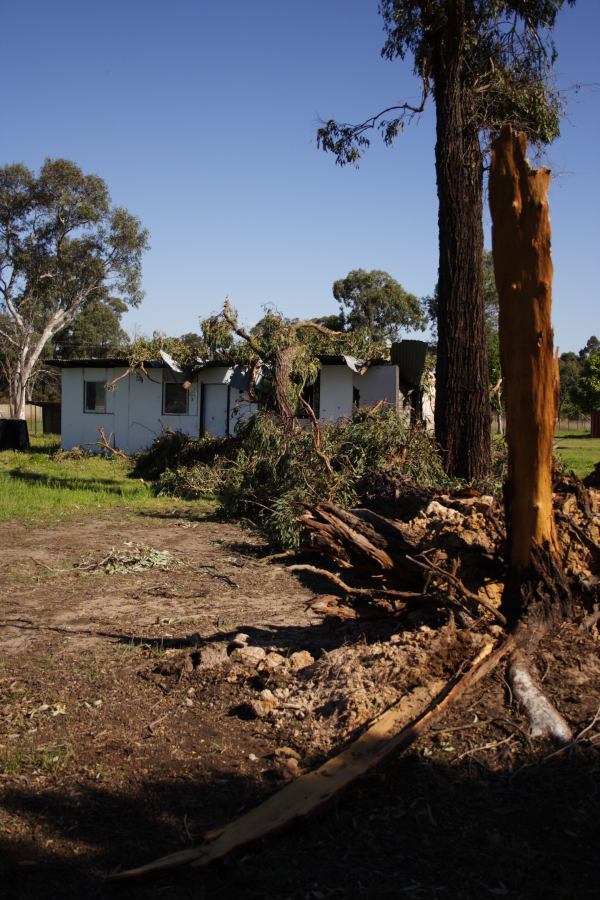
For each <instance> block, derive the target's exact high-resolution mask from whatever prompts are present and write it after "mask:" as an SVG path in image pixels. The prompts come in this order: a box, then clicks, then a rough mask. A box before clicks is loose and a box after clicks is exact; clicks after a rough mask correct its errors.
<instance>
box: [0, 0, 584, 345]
mask: <svg viewBox="0 0 600 900" xmlns="http://www.w3.org/2000/svg"><path fill="white" fill-rule="evenodd" d="M2 18H3V21H2V25H3V28H2V32H3V40H2V44H3V49H2V57H1V59H0V69H1V71H2V84H3V85H4V103H3V106H4V115H3V121H4V128H3V132H2V138H1V152H0V161H2V162H13V161H22V162H25V163H26V164H27V165H29V166H30V167H32V168H34V169H37V168H38V167H39V165H40V164H41V163H42V161H43V160H44V158H45V157H48V156H49V157H58V156H63V157H66V158H69V159H73V160H75V161H76V162H77V163H78V164H79V165H80V166H81V167H82V168H83V170H84V171H86V172H96V173H97V174H99V175H101V176H102V177H103V178H104V179H105V180H106V181H107V183H108V185H109V187H110V190H111V194H112V197H113V201H114V202H115V203H117V204H119V205H123V206H126V207H127V208H128V209H130V210H131V211H132V212H134V213H135V214H136V215H138V216H139V217H140V218H141V220H142V221H143V223H144V224H145V225H146V226H147V227H148V228H149V229H150V232H151V245H152V249H151V251H150V252H149V253H148V254H147V256H146V258H145V262H144V287H145V290H146V299H145V300H144V302H143V304H142V305H141V306H140V307H139V308H138V309H137V310H134V311H132V312H130V313H128V314H127V317H126V321H125V325H126V327H127V328H128V329H129V330H130V331H131V330H133V329H134V328H137V330H138V331H140V332H144V333H150V332H152V331H153V330H154V329H158V330H162V331H164V332H166V333H168V334H180V333H182V332H185V331H193V330H197V327H198V319H199V318H200V317H204V316H206V315H208V314H209V313H210V312H212V311H214V310H217V309H218V308H219V307H220V305H221V303H222V300H223V298H224V296H225V295H226V294H230V295H231V298H232V300H233V302H234V304H235V305H236V306H237V307H238V309H239V310H240V313H241V315H242V317H243V318H244V319H245V320H246V321H249V322H252V321H255V320H256V319H257V318H258V317H259V316H260V312H261V306H262V305H263V304H265V303H270V304H274V305H276V306H277V307H278V308H279V309H281V310H282V311H283V312H284V313H286V314H288V315H290V316H312V315H321V314H325V313H329V312H335V311H336V304H335V301H334V300H333V297H332V294H331V285H332V283H333V281H334V280H335V279H336V278H340V277H342V276H344V275H346V274H347V272H348V271H349V270H350V269H353V268H359V267H361V268H365V269H372V268H380V269H385V270H387V271H388V272H390V273H391V274H392V275H393V276H394V277H395V278H397V279H398V280H399V281H400V282H401V283H402V285H403V286H404V287H405V288H406V289H407V290H409V291H412V292H414V293H416V294H418V295H419V296H421V295H424V294H427V293H430V292H431V290H432V289H433V286H434V284H435V281H436V273H437V201H436V195H435V174H434V164H433V143H434V134H433V110H432V109H430V110H429V111H428V112H427V113H426V114H425V115H423V116H422V117H421V119H420V121H419V122H416V123H413V125H412V126H410V127H409V128H408V129H407V130H406V132H405V133H404V134H403V135H401V136H400V137H399V138H398V140H397V141H396V145H395V147H394V148H393V149H391V150H390V149H386V148H384V147H383V146H381V145H380V142H379V140H378V139H374V141H373V146H372V149H371V151H370V152H369V153H368V154H367V155H366V157H365V159H364V161H363V162H362V164H361V167H360V169H358V170H355V169H350V168H345V169H339V168H337V167H336V166H335V164H334V162H333V159H332V158H331V157H329V156H326V155H325V154H323V153H322V152H320V151H317V148H316V143H315V130H316V127H317V122H318V118H319V117H322V118H324V119H326V118H330V117H335V118H338V119H344V120H347V121H356V120H360V119H361V118H362V117H366V116H367V115H369V114H371V113H373V112H375V111H378V110H379V109H380V108H383V107H384V106H387V105H389V104H391V103H394V102H396V101H401V100H405V99H407V98H410V97H414V98H416V97H417V96H418V83H417V82H416V80H415V79H414V77H413V75H412V66H411V63H410V62H409V61H407V62H406V63H404V64H402V63H393V64H392V63H389V62H385V61H383V60H381V59H380V56H379V49H380V46H381V44H382V39H383V38H382V29H381V21H380V19H379V16H378V13H377V2H376V0H305V2H303V3H291V2H286V0H255V2H248V0H229V2H226V3H218V2H207V0H195V2H194V0H170V2H168V3H166V2H161V3H158V2H155V0H146V2H142V0H126V2H123V0H121V2H115V0H103V2H102V3H87V2H81V0H55V2H53V3H48V2H45V0H44V2H42V0H29V2H27V0H24V2H22V3H20V4H17V3H10V4H6V5H5V8H4V11H3V17H2ZM599 35H600V2H598V0H578V3H577V6H576V7H575V8H574V9H567V10H565V11H564V12H563V13H562V15H561V17H560V22H559V25H558V28H557V30H556V41H557V45H558V50H559V60H558V63H557V66H556V75H557V80H558V83H559V85H560V86H561V87H568V86H570V85H571V84H573V83H574V82H584V83H587V84H591V83H595V87H593V88H591V89H587V90H584V91H582V92H580V93H578V94H570V95H569V97H568V117H567V119H566V120H565V122H564V125H563V136H562V137H561V138H560V140H558V141H557V142H556V143H555V144H554V145H553V146H552V147H551V148H550V150H549V163H550V165H551V166H552V168H553V170H554V171H555V172H556V173H557V175H558V177H557V179H556V181H555V183H554V186H553V190H552V198H551V211H552V222H553V248H554V262H555V289H554V298H555V303H554V320H555V332H556V343H557V344H558V345H559V346H560V349H561V350H567V349H579V348H580V347H581V346H582V345H583V344H584V343H585V341H586V339H587V338H588V336H589V335H590V334H592V333H596V334H598V335H600V296H599V293H600V289H599V284H600V277H599V275H600V271H599V269H600V242H599V237H600V234H599V228H598V215H599V210H600V179H599V175H598V147H599V146H600V115H599V113H600V86H599V85H600V63H599V61H598V54H597V41H598V37H599Z"/></svg>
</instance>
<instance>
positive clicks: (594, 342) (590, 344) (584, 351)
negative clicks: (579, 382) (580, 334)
mask: <svg viewBox="0 0 600 900" xmlns="http://www.w3.org/2000/svg"><path fill="white" fill-rule="evenodd" d="M599 350H600V341H599V340H598V338H597V337H596V335H595V334H593V335H592V336H591V337H590V338H588V339H587V341H586V344H585V347H582V348H581V350H580V351H579V359H581V360H585V359H587V358H588V356H591V354H592V353H597V352H598V351H599Z"/></svg>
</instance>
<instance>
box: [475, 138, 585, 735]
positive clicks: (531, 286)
mask: <svg viewBox="0 0 600 900" xmlns="http://www.w3.org/2000/svg"><path fill="white" fill-rule="evenodd" d="M526 150H527V138H526V136H525V134H523V133H520V132H515V131H513V129H512V127H511V126H510V125H506V126H505V127H504V128H503V129H502V131H501V133H500V136H499V137H498V138H497V140H496V141H495V142H494V144H493V147H492V167H491V174H490V188H489V190H490V209H491V214H492V249H493V256H494V270H495V276H496V287H497V290H498V296H499V301H500V357H501V363H502V376H503V380H504V396H505V403H506V441H507V445H508V479H507V483H506V487H505V507H506V527H507V538H508V562H509V575H508V577H507V581H506V586H505V591H504V597H503V611H504V613H505V614H506V616H507V619H508V621H509V622H510V623H511V625H512V626H513V629H514V634H515V638H516V640H517V644H518V645H519V646H520V647H521V650H519V651H517V652H516V653H515V654H513V656H512V657H511V660H510V663H509V676H510V677H511V681H512V685H513V689H514V691H515V693H516V696H517V698H518V699H519V700H520V702H521V703H522V705H523V706H524V707H525V709H526V711H527V713H528V715H529V718H530V721H531V723H532V733H534V734H536V735H547V736H551V737H553V738H555V739H556V740H558V741H565V740H568V739H569V730H568V727H567V726H566V723H565V722H564V720H562V719H561V718H560V717H559V716H558V713H556V711H555V710H553V709H552V707H550V705H549V703H548V702H547V701H545V703H542V702H540V693H541V692H540V691H539V690H538V689H537V688H536V687H535V685H534V684H533V682H532V680H531V676H530V675H529V673H528V671H527V663H526V659H527V655H530V654H531V652H532V650H533V649H534V648H535V646H536V645H537V643H538V642H539V640H540V638H541V636H542V635H543V633H544V632H545V631H546V630H547V629H548V628H549V627H551V626H555V625H557V624H558V623H559V622H560V621H561V620H562V618H563V617H564V615H565V613H566V612H567V611H568V608H569V602H570V591H569V586H568V583H567V580H566V578H565V576H564V574H563V572H562V567H561V560H560V555H559V545H558V541H557V536H556V529H555V524H554V515H553V509H552V442H553V439H554V427H555V422H556V409H557V397H558V366H557V361H556V357H555V354H554V346H553V331H552V323H551V316H550V312H551V304H552V271H553V268H552V257H551V252H550V215H549V207H548V186H549V183H550V170H549V169H537V170H536V169H532V168H531V167H530V165H529V163H528V161H527V157H526ZM521 651H522V652H521ZM542 696H543V695H542ZM544 699H545V698H544Z"/></svg>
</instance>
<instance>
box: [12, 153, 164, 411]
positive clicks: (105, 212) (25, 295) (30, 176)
mask: <svg viewBox="0 0 600 900" xmlns="http://www.w3.org/2000/svg"><path fill="white" fill-rule="evenodd" d="M147 246H148V232H147V231H146V229H145V228H143V227H142V226H141V224H140V222H139V220H138V219H137V218H136V217H135V216H133V215H131V213H129V212H128V211H127V210H126V209H123V208H120V207H112V206H111V203H110V196H109V192H108V188H107V186H106V184H105V182H104V181H103V180H102V179H101V178H99V177H98V176H97V175H85V174H84V173H83V172H82V171H81V169H80V168H79V166H77V165H76V164H75V163H74V162H70V161H69V160H65V159H54V160H52V159H47V160H46V162H45V163H44V164H43V166H42V168H41V170H40V173H39V175H38V176H37V177H36V176H35V174H34V173H33V172H32V171H31V170H30V169H28V168H27V167H26V166H24V165H22V164H19V163H17V164H12V165H7V166H3V167H2V168H0V313H1V314H2V319H1V320H0V342H2V344H3V345H4V346H5V347H7V348H10V356H11V358H12V363H11V372H10V378H9V381H10V384H9V393H10V403H11V408H12V414H13V415H14V416H15V417H17V418H22V417H23V415H24V404H25V399H26V393H27V387H28V383H29V381H30V379H31V377H32V374H33V372H34V369H35V366H36V363H37V361H38V360H39V358H40V356H41V354H42V352H43V350H44V348H45V347H46V345H47V344H48V342H49V341H50V340H51V339H52V338H53V337H54V336H55V335H56V334H57V333H58V332H59V331H60V330H61V329H63V328H65V326H67V325H69V323H71V322H73V321H74V320H75V318H76V316H77V315H78V314H79V313H80V312H81V311H82V310H83V309H84V308H85V307H86V306H87V305H88V304H106V303H108V302H109V298H114V299H116V300H119V301H121V302H122V303H123V304H126V305H130V306H136V305H137V304H138V303H140V301H141V299H142V297H143V292H142V288H141V259H142V255H143V253H144V251H145V250H146V249H147Z"/></svg>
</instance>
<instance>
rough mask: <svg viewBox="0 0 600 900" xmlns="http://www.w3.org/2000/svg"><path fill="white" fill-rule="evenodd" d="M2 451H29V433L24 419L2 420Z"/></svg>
mask: <svg viewBox="0 0 600 900" xmlns="http://www.w3.org/2000/svg"><path fill="white" fill-rule="evenodd" d="M0 450H29V431H28V430H27V422H26V421H25V420H24V419H0Z"/></svg>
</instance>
